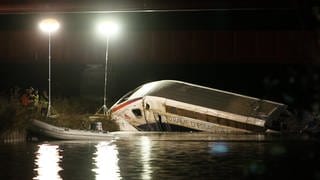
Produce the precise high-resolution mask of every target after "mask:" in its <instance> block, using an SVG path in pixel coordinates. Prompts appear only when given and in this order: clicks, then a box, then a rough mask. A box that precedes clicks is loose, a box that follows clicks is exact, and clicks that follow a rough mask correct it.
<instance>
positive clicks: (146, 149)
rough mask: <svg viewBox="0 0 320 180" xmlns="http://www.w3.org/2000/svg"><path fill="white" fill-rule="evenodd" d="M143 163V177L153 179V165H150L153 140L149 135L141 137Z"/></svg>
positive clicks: (145, 179)
mask: <svg viewBox="0 0 320 180" xmlns="http://www.w3.org/2000/svg"><path fill="white" fill-rule="evenodd" d="M140 141H141V163H142V174H141V179H143V180H148V179H151V172H152V170H151V166H150V155H151V152H150V151H151V141H150V139H149V138H148V137H147V136H142V137H141V139H140Z"/></svg>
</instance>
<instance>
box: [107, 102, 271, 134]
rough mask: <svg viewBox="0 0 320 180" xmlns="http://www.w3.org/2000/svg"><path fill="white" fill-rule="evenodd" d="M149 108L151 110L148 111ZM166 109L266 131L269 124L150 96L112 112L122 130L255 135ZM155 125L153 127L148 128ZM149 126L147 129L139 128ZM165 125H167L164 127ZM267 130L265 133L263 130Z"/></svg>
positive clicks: (255, 119) (244, 130)
mask: <svg viewBox="0 0 320 180" xmlns="http://www.w3.org/2000/svg"><path fill="white" fill-rule="evenodd" d="M148 107H149V108H148ZM166 107H179V108H180V109H186V110H189V111H190V112H197V113H198V114H199V115H200V116H201V115H202V116H206V117H216V118H217V119H219V118H220V119H229V120H233V121H238V122H241V123H244V124H248V125H254V126H258V127H261V129H264V126H265V121H263V120H260V119H257V118H252V117H245V116H241V115H237V114H231V113H226V112H222V111H218V110H213V109H208V108H205V107H200V106H195V105H191V104H186V103H182V102H178V101H174V100H170V99H165V98H159V97H151V96H147V97H144V98H143V99H138V100H136V101H134V102H132V103H130V104H127V105H126V106H125V107H123V109H116V111H114V112H112V119H113V120H115V121H116V122H117V123H118V124H119V127H120V130H121V131H139V130H143V131H144V130H152V131H170V125H177V126H181V127H186V128H189V129H191V130H196V131H204V132H212V133H227V132H251V131H249V130H246V129H241V128H235V127H230V126H223V125H219V124H216V123H213V122H210V121H208V120H204V119H203V118H200V117H198V118H189V117H185V116H178V115H176V114H172V113H168V112H166ZM135 109H140V110H142V111H141V116H137V115H136V114H134V113H133V112H132V110H135ZM148 124H149V125H150V124H152V125H153V126H152V127H148ZM141 126H145V128H139V127H141ZM161 126H167V127H166V128H163V127H161ZM262 131H264V130H262Z"/></svg>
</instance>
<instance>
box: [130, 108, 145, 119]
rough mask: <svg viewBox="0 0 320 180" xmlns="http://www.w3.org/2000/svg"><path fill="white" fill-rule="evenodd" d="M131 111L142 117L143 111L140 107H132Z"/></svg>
mask: <svg viewBox="0 0 320 180" xmlns="http://www.w3.org/2000/svg"><path fill="white" fill-rule="evenodd" d="M131 111H132V113H133V114H134V115H135V116H136V117H138V118H140V117H142V113H141V110H140V109H132V110H131Z"/></svg>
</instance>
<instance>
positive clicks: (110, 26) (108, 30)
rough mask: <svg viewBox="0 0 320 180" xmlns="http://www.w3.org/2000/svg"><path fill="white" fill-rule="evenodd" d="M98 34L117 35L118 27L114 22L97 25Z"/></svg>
mask: <svg viewBox="0 0 320 180" xmlns="http://www.w3.org/2000/svg"><path fill="white" fill-rule="evenodd" d="M97 29H98V32H99V33H100V34H103V35H105V36H110V35H113V34H117V33H118V32H119V30H120V28H119V25H118V24H116V23H115V22H111V21H109V22H103V23H99V24H98V25H97Z"/></svg>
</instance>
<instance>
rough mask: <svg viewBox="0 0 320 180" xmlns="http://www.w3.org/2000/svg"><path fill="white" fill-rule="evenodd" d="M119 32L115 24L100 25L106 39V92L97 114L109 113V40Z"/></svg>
mask: <svg viewBox="0 0 320 180" xmlns="http://www.w3.org/2000/svg"><path fill="white" fill-rule="evenodd" d="M118 30H119V26H118V25H117V24H115V23H114V22H103V23H100V24H98V31H99V33H100V34H102V35H104V36H105V38H106V56H105V58H106V61H105V68H104V91H103V105H102V107H101V108H100V109H99V110H98V111H97V112H96V114H101V112H102V115H104V116H106V115H107V113H108V108H107V75H108V69H107V67H108V51H109V38H110V36H112V35H113V34H115V33H117V32H118Z"/></svg>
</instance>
